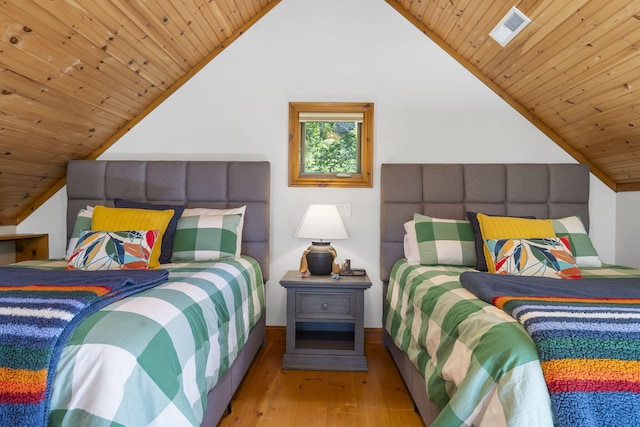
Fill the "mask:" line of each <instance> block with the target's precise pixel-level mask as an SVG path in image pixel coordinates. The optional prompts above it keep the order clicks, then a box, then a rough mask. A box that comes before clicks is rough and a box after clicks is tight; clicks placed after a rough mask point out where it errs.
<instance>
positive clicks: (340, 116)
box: [289, 102, 373, 187]
mask: <svg viewBox="0 0 640 427" xmlns="http://www.w3.org/2000/svg"><path fill="white" fill-rule="evenodd" d="M372 172H373V103H370V102H367V103H354V102H343V103H322V102H291V103H289V186H292V187H373V173H372Z"/></svg>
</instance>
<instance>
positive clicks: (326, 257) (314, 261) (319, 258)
mask: <svg viewBox="0 0 640 427" xmlns="http://www.w3.org/2000/svg"><path fill="white" fill-rule="evenodd" d="M308 250H309V253H307V268H308V269H309V273H311V274H313V275H314V276H330V275H331V266H332V265H333V254H335V249H333V246H331V243H329V242H311V246H309V248H308ZM329 251H331V252H329Z"/></svg>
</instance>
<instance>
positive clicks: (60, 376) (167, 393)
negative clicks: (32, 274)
mask: <svg viewBox="0 0 640 427" xmlns="http://www.w3.org/2000/svg"><path fill="white" fill-rule="evenodd" d="M20 265H22V266H31V267H37V268H64V266H65V265H66V261H47V262H43V261H28V262H24V263H21V264H20ZM162 267H163V268H164V267H167V268H168V269H169V270H170V276H169V281H168V282H167V283H164V284H162V285H160V286H158V287H156V288H154V289H151V290H148V291H144V292H142V293H139V294H137V295H135V296H132V297H129V298H126V299H123V300H120V301H118V302H116V303H113V304H111V305H109V306H107V307H105V308H103V309H102V310H100V311H98V312H96V313H94V314H93V315H91V316H89V317H88V318H87V319H86V320H85V321H84V322H83V323H81V324H80V325H79V326H78V328H77V329H76V331H75V332H74V334H73V335H72V336H71V338H70V339H69V342H68V343H67V345H66V347H65V348H64V350H63V353H62V356H61V358H60V362H59V365H58V370H57V372H56V378H55V381H54V386H53V394H52V398H51V412H50V418H49V424H50V425H52V426H74V427H75V426H85V425H92V426H102V425H104V426H107V425H108V426H117V425H121V426H151V425H153V426H172V427H173V426H199V425H200V423H201V421H202V418H203V415H204V412H205V409H206V402H207V393H208V391H209V390H210V389H211V388H213V387H214V386H215V384H216V382H217V381H218V379H219V378H220V377H221V376H222V375H223V374H224V373H225V372H226V371H227V369H228V368H229V366H230V365H231V364H232V363H233V361H234V360H235V358H236V356H237V354H238V352H239V351H240V350H241V349H242V347H243V345H244V343H245V341H246V339H247V336H248V334H249V331H250V330H251V328H252V327H253V326H254V325H255V324H256V323H257V321H258V320H259V319H260V317H261V316H262V314H263V312H264V301H265V299H264V297H265V295H264V286H263V280H262V273H261V271H260V267H259V265H258V263H257V262H256V261H255V260H253V259H251V258H249V257H242V258H241V259H240V260H237V261H236V260H231V261H224V262H192V263H184V264H167V265H163V266H162Z"/></svg>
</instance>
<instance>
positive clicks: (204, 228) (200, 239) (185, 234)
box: [171, 214, 242, 262]
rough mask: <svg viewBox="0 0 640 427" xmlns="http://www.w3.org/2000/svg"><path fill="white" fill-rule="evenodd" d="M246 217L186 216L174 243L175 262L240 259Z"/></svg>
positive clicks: (181, 219)
mask: <svg viewBox="0 0 640 427" xmlns="http://www.w3.org/2000/svg"><path fill="white" fill-rule="evenodd" d="M241 220H242V214H234V215H195V216H187V217H185V216H183V217H182V218H180V219H179V220H178V227H177V228H176V234H175V237H174V239H173V255H172V257H171V261H173V262H176V261H217V260H221V259H238V258H239V257H240V248H239V247H238V244H237V242H238V227H239V226H240V222H241Z"/></svg>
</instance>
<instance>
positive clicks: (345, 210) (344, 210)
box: [336, 203, 351, 218]
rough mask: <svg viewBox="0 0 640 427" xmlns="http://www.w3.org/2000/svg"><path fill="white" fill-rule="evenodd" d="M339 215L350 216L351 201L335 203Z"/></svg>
mask: <svg viewBox="0 0 640 427" xmlns="http://www.w3.org/2000/svg"><path fill="white" fill-rule="evenodd" d="M336 208H338V212H339V213H340V216H341V217H343V218H351V203H347V204H341V205H336Z"/></svg>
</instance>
